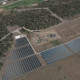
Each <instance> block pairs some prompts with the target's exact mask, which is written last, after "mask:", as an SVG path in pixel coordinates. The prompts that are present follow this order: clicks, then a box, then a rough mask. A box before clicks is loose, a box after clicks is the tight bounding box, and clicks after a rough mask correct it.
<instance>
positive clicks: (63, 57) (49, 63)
mask: <svg viewBox="0 0 80 80" xmlns="http://www.w3.org/2000/svg"><path fill="white" fill-rule="evenodd" d="M70 55H72V53H71V54H68V55H65V56H63V57H61V58H58V59H56V60H53V61H50V62H48V63H47V64H51V63H53V62H56V61H58V60H61V59H63V58H65V57H68V56H70Z"/></svg>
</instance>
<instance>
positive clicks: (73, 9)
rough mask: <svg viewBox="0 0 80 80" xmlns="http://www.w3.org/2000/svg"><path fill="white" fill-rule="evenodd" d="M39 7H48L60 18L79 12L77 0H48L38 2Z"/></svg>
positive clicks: (79, 2)
mask: <svg viewBox="0 0 80 80" xmlns="http://www.w3.org/2000/svg"><path fill="white" fill-rule="evenodd" d="M39 7H48V8H49V9H50V10H51V11H52V12H53V13H56V14H57V15H59V16H61V17H62V18H65V17H66V18H69V17H73V16H75V15H77V14H80V1H79V0H57V1H52V0H49V1H44V2H41V3H39Z"/></svg>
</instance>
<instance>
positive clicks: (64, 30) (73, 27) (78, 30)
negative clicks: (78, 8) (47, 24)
mask: <svg viewBox="0 0 80 80" xmlns="http://www.w3.org/2000/svg"><path fill="white" fill-rule="evenodd" d="M51 32H52V33H56V34H57V35H58V38H59V39H60V40H61V44H62V43H65V42H67V41H70V40H73V39H75V38H77V37H79V36H80V19H79V18H78V19H76V20H68V21H66V22H63V23H62V24H60V25H57V26H54V27H51V28H49V29H45V30H42V31H41V32H36V33H35V32H33V33H30V34H28V35H27V36H28V38H29V40H30V42H31V44H32V46H33V47H34V49H35V50H36V52H41V51H44V50H47V49H49V48H51V47H54V45H53V44H51V43H50V41H47V42H46V43H40V44H36V43H35V41H36V40H38V37H37V36H36V35H40V37H41V36H45V35H48V34H50V33H51Z"/></svg>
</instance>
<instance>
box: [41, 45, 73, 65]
mask: <svg viewBox="0 0 80 80" xmlns="http://www.w3.org/2000/svg"><path fill="white" fill-rule="evenodd" d="M40 54H41V55H42V57H43V58H44V60H45V62H46V63H47V64H50V63H53V62H55V61H58V60H60V59H63V58H65V57H68V56H70V55H72V53H71V52H70V51H69V50H68V49H67V48H66V47H65V46H64V45H60V46H58V47H55V48H52V49H49V50H46V51H44V52H41V53H40Z"/></svg>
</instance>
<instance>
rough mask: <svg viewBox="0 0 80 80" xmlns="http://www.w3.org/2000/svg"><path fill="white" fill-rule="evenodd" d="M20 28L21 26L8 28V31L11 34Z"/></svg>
mask: <svg viewBox="0 0 80 80" xmlns="http://www.w3.org/2000/svg"><path fill="white" fill-rule="evenodd" d="M18 28H20V27H19V26H16V25H15V26H8V27H7V29H8V31H9V32H12V31H15V30H16V29H18Z"/></svg>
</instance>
